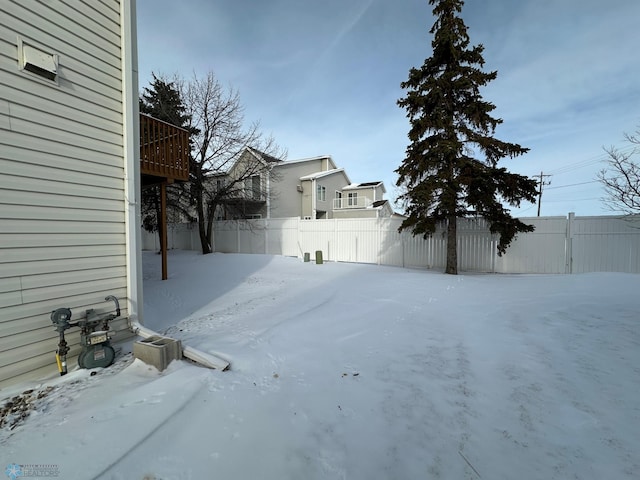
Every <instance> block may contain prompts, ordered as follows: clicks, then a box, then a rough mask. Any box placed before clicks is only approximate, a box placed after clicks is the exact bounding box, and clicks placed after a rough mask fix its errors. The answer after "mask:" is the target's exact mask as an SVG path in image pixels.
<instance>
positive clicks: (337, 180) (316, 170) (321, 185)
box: [269, 155, 393, 220]
mask: <svg viewBox="0 0 640 480" xmlns="http://www.w3.org/2000/svg"><path fill="white" fill-rule="evenodd" d="M274 172H275V176H276V179H277V180H276V181H274V182H273V185H272V187H271V191H272V195H271V197H272V200H271V205H270V207H271V208H270V211H269V216H270V217H271V218H287V217H299V218H303V219H309V220H313V219H326V218H369V217H383V216H391V215H392V214H393V210H392V208H391V206H390V204H389V202H388V201H387V200H385V199H384V198H383V196H384V193H386V190H385V188H384V185H383V183H382V182H370V183H360V184H352V183H351V180H349V177H348V175H347V173H346V172H345V171H344V169H343V168H337V166H336V164H335V163H334V161H333V159H332V158H331V157H330V156H327V155H325V156H319V157H313V158H304V159H301V160H292V161H287V162H281V163H278V164H276V165H275V167H274Z"/></svg>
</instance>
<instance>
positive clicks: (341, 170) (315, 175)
mask: <svg viewBox="0 0 640 480" xmlns="http://www.w3.org/2000/svg"><path fill="white" fill-rule="evenodd" d="M336 173H342V174H343V175H344V176H345V178H346V179H347V181H350V180H349V177H347V173H346V172H345V171H344V168H334V169H332V170H324V171H322V172H315V173H310V174H309V175H305V176H303V177H300V180H317V179H318V178H323V177H328V176H329V175H335V174H336Z"/></svg>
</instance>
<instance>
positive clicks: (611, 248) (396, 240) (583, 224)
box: [143, 214, 640, 273]
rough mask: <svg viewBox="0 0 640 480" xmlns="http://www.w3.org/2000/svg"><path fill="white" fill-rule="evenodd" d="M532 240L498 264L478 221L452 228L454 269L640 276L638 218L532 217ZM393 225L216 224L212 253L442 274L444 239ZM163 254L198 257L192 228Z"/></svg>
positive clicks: (153, 241) (149, 239)
mask: <svg viewBox="0 0 640 480" xmlns="http://www.w3.org/2000/svg"><path fill="white" fill-rule="evenodd" d="M521 220H522V221H523V222H525V223H528V224H533V225H534V226H535V227H536V229H535V231H534V232H532V233H526V234H520V235H518V237H517V238H516V240H514V241H513V242H512V244H511V246H510V247H509V248H508V249H507V252H506V254H505V255H503V256H502V257H500V256H498V255H497V248H496V247H497V241H498V238H497V236H495V235H492V234H491V233H490V232H489V228H488V225H487V223H486V222H485V221H484V220H483V219H462V220H460V221H459V224H458V268H459V270H461V271H476V272H496V273H582V272H602V271H614V272H630V273H640V216H636V217H611V216H599V217H576V216H575V215H574V214H569V216H568V217H533V218H522V219H521ZM400 223H401V220H400V219H397V218H380V219H376V218H362V219H331V220H301V219H298V218H286V219H269V220H242V221H225V222H216V224H215V227H214V231H215V238H214V250H215V251H216V252H224V253H261V254H269V255H285V256H294V257H299V258H302V257H303V256H304V254H305V253H309V254H310V256H311V258H314V257H315V252H316V251H318V250H320V251H322V255H323V258H324V260H325V261H338V262H360V263H375V264H381V265H395V266H401V267H419V268H435V269H444V267H445V263H446V237H445V231H444V230H438V231H436V233H435V234H434V235H432V236H431V237H429V238H426V239H423V238H422V237H414V236H413V235H411V233H409V232H407V231H403V232H402V233H398V227H399V226H400ZM143 236H144V242H143V245H144V248H146V249H158V248H159V245H158V240H157V234H145V235H143ZM168 245H169V248H179V249H191V250H199V248H200V242H199V239H198V232H197V229H196V228H195V227H194V226H190V225H173V226H172V227H171V228H170V229H169V244H168Z"/></svg>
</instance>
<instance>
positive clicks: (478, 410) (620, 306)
mask: <svg viewBox="0 0 640 480" xmlns="http://www.w3.org/2000/svg"><path fill="white" fill-rule="evenodd" d="M144 267H145V277H146V278H145V291H144V296H145V305H144V308H145V319H146V325H147V326H148V327H150V328H152V329H154V330H157V331H162V332H166V333H167V334H169V335H171V336H174V337H176V338H181V339H182V340H183V342H184V343H186V344H188V345H190V346H193V347H196V348H199V349H201V350H204V351H209V352H215V353H217V354H219V355H221V356H223V357H225V358H227V359H229V360H230V361H231V364H232V369H231V371H227V372H219V371H213V370H207V369H204V368H201V367H198V366H195V365H193V364H189V363H187V362H174V363H173V364H172V365H171V366H170V367H169V369H168V370H166V371H165V372H163V373H158V372H157V371H156V370H155V369H153V368H150V367H148V366H146V365H144V364H142V363H141V362H139V361H135V362H134V361H132V360H131V357H130V355H124V356H122V357H121V358H120V359H119V361H118V362H117V364H116V365H114V366H113V367H111V368H109V369H105V370H96V371H95V373H96V374H95V375H94V376H92V375H91V373H93V372H88V371H76V372H73V373H71V374H69V375H67V376H66V377H62V378H59V379H54V380H50V381H46V382H43V383H42V385H39V386H37V387H38V388H39V389H44V388H46V387H47V386H54V387H55V388H54V389H53V390H52V391H51V392H50V393H49V394H48V395H47V396H45V397H43V398H42V399H40V400H37V401H36V402H35V404H34V405H35V407H36V408H35V411H34V412H33V413H32V415H31V416H30V417H29V418H28V419H27V420H26V421H25V422H24V423H23V424H21V425H20V426H18V427H17V428H15V429H14V430H8V429H4V430H2V431H0V452H1V453H0V457H1V460H3V461H4V463H5V465H8V464H12V465H13V464H17V465H20V464H22V465H24V464H27V465H29V464H31V465H33V464H40V465H42V464H52V465H56V466H57V468H59V476H60V478H65V479H76V478H77V479H89V478H104V479H117V480H120V479H122V480H125V479H143V478H146V479H203V478H220V479H231V478H234V479H274V480H275V479H278V480H280V479H303V478H304V479H367V480H368V479H387V478H389V479H455V480H458V479H476V478H481V479H514V478H518V479H541V480H542V479H545V480H546V479H574V478H575V479H632V478H638V476H639V475H640V434H639V433H638V432H640V400H639V398H638V397H639V394H640V298H639V293H640V275H629V274H617V273H599V274H585V275H573V276H560V275H558V276H549V275H459V276H457V277H452V276H447V275H443V274H441V273H439V272H433V271H423V270H408V269H400V268H390V267H380V266H375V265H354V264H337V263H327V264H324V265H314V264H311V263H302V262H300V261H299V260H297V259H292V258H283V257H270V256H261V255H222V254H215V255H208V256H204V257H203V256H202V255H198V254H197V253H195V252H181V251H172V252H170V256H169V272H170V278H169V280H168V281H165V282H162V281H160V280H157V279H158V278H160V274H159V271H158V270H159V268H160V259H159V257H158V256H157V255H154V254H152V253H145V256H144ZM53 349H55V345H52V350H53ZM53 368H54V366H52V369H53ZM26 388H34V386H33V385H27V386H24V385H23V386H21V389H22V390H24V389H26ZM36 390H38V389H36ZM16 391H18V392H19V391H20V390H16ZM4 393H5V392H3V394H4ZM3 468H4V466H3Z"/></svg>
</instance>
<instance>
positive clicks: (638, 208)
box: [598, 130, 640, 215]
mask: <svg viewBox="0 0 640 480" xmlns="http://www.w3.org/2000/svg"><path fill="white" fill-rule="evenodd" d="M625 139H626V140H627V142H628V143H629V144H630V146H631V149H630V150H628V151H626V152H623V151H621V150H620V149H617V148H616V147H613V146H612V147H610V148H605V149H604V150H605V152H607V155H608V157H609V158H608V159H607V165H608V167H607V168H605V169H603V170H602V171H600V173H598V180H600V182H601V183H602V185H603V186H604V189H605V191H606V193H607V197H606V198H605V199H603V201H604V203H605V204H606V205H607V206H608V207H609V208H610V209H611V210H614V211H616V212H623V213H625V214H627V215H631V214H637V213H640V164H639V163H638V162H637V160H636V159H635V158H634V157H635V156H636V155H638V153H640V130H638V131H637V132H636V135H629V134H625Z"/></svg>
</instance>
